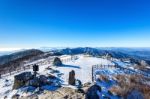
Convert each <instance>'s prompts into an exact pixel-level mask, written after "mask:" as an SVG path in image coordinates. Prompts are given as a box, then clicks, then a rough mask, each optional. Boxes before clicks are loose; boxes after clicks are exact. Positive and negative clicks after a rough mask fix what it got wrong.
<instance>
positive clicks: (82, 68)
mask: <svg viewBox="0 0 150 99" xmlns="http://www.w3.org/2000/svg"><path fill="white" fill-rule="evenodd" d="M60 58H61V59H62V60H63V59H67V58H70V55H64V56H61V57H60ZM48 59H49V58H48ZM45 60H46V59H40V60H38V61H35V62H32V63H28V65H29V64H33V63H36V62H40V61H45ZM118 63H120V64H122V66H126V65H127V64H124V63H121V62H118ZM96 64H101V65H114V63H113V62H112V61H110V60H107V59H102V58H96V57H90V56H85V55H76V58H74V59H72V60H69V61H65V62H63V65H62V66H57V67H56V66H52V64H47V65H42V66H39V72H38V73H39V74H42V75H46V74H48V73H51V72H50V70H48V69H46V68H47V67H51V68H52V69H54V70H58V71H59V74H62V75H61V76H60V75H58V73H53V75H56V76H57V77H59V78H60V79H61V80H62V81H63V82H62V84H63V85H64V86H65V87H71V88H73V87H72V86H70V85H68V78H69V72H70V71H71V70H74V71H75V78H76V79H78V80H80V81H81V82H82V83H83V84H84V83H87V82H92V66H93V65H96ZM26 71H32V69H29V70H26ZM98 71H99V72H100V73H101V74H107V75H111V74H114V73H123V72H122V71H120V70H118V69H111V68H109V69H106V68H105V69H102V70H98ZM22 72H24V71H22ZM17 74H19V73H17ZM14 75H16V74H14ZM14 75H11V76H8V77H3V78H2V79H0V99H3V97H4V96H8V99H10V97H11V96H12V95H14V94H16V93H21V92H22V90H25V89H18V90H12V86H13V82H14ZM99 84H100V85H101V86H102V87H104V88H107V87H106V86H105V85H106V84H104V83H99ZM44 87H46V88H52V87H50V86H44ZM46 88H45V89H46ZM31 89H32V88H31Z"/></svg>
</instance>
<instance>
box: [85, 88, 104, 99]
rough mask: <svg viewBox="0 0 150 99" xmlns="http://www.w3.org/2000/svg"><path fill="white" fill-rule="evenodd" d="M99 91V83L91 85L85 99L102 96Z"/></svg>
mask: <svg viewBox="0 0 150 99" xmlns="http://www.w3.org/2000/svg"><path fill="white" fill-rule="evenodd" d="M98 91H99V92H101V87H100V86H98V85H93V86H91V87H90V88H89V89H88V91H87V93H86V98H85V99H100V97H99V96H98V94H97V92H98Z"/></svg>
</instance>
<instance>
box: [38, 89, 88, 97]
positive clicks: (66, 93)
mask: <svg viewBox="0 0 150 99" xmlns="http://www.w3.org/2000/svg"><path fill="white" fill-rule="evenodd" d="M39 99H85V95H84V94H83V93H78V92H77V91H76V90H75V89H72V88H69V87H62V88H59V89H58V90H57V91H44V94H41V95H40V96H39Z"/></svg>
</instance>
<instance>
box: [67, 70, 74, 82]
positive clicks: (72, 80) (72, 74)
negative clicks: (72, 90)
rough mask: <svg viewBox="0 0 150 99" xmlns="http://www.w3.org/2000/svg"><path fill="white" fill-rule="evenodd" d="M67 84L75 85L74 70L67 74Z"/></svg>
mask: <svg viewBox="0 0 150 99" xmlns="http://www.w3.org/2000/svg"><path fill="white" fill-rule="evenodd" d="M68 83H69V84H70V85H75V71H74V70H72V71H71V72H69V81H68Z"/></svg>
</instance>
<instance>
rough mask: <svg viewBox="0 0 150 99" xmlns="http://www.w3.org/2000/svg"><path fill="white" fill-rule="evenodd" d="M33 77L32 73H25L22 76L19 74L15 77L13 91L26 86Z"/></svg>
mask: <svg viewBox="0 0 150 99" xmlns="http://www.w3.org/2000/svg"><path fill="white" fill-rule="evenodd" d="M32 77H33V75H32V74H31V72H24V73H21V74H18V75H16V76H15V77H14V85H13V89H18V88H20V87H22V86H24V85H26V82H27V81H28V80H30V79H32Z"/></svg>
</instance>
